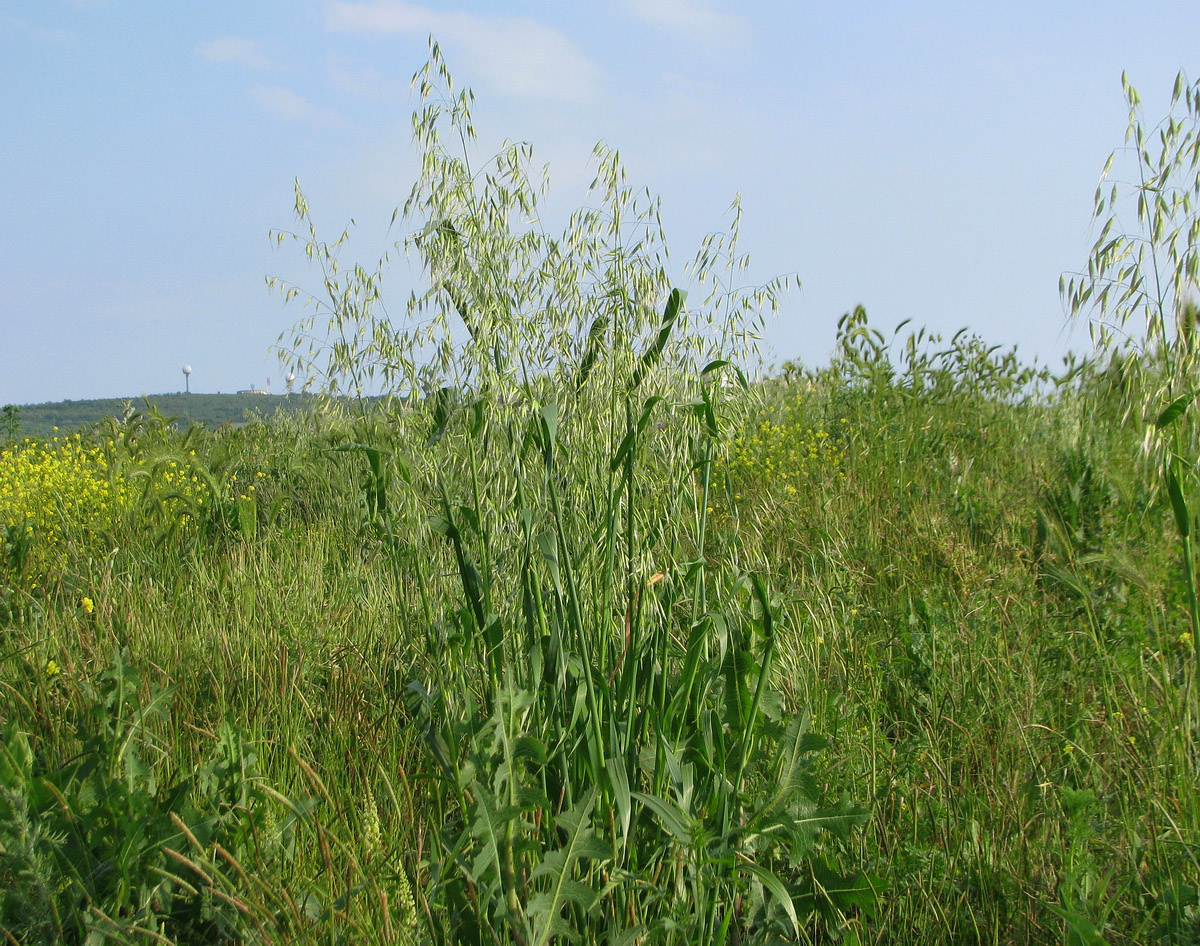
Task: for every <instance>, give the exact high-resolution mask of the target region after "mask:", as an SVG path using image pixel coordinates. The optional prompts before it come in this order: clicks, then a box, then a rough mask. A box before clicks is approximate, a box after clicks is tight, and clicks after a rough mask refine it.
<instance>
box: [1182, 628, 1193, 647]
mask: <svg viewBox="0 0 1200 946" xmlns="http://www.w3.org/2000/svg"><path fill="white" fill-rule="evenodd" d="M1191 642H1192V632H1191V631H1184V632H1183V633H1182V634H1180V635H1179V643H1180V644H1181V645H1183V646H1184V647H1187V645H1188V644H1190V643H1191Z"/></svg>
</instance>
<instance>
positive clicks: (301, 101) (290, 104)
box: [251, 85, 345, 126]
mask: <svg viewBox="0 0 1200 946" xmlns="http://www.w3.org/2000/svg"><path fill="white" fill-rule="evenodd" d="M251 95H253V97H254V101H256V102H257V103H258V104H259V105H261V106H262V107H263V108H264V109H266V110H267V111H268V112H271V113H272V114H273V115H275V116H276V117H277V118H282V119H284V120H286V121H293V122H311V123H312V124H314V125H325V126H328V125H341V124H343V123H344V121H345V120H344V119H343V118H342V117H341V116H340V115H337V114H335V113H333V112H327V111H325V110H324V109H321V108H318V107H317V106H316V105H313V104H312V102H310V101H308V99H306V98H304V97H303V96H301V95H298V94H297V93H295V92H293V91H292V90H291V89H287V88H284V87H283V86H279V85H260V86H257V87H256V88H255V89H254V90H253V92H252V93H251Z"/></svg>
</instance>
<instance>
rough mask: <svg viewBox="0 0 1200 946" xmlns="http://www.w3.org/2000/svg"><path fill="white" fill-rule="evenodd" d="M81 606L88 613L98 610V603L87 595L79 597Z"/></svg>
mask: <svg viewBox="0 0 1200 946" xmlns="http://www.w3.org/2000/svg"><path fill="white" fill-rule="evenodd" d="M79 606H80V607H81V608H83V610H84V611H85V612H86V613H88V614H91V613H92V612H93V611H95V610H96V603H95V602H94V601H92V599H91V598H87V597H84V598H80V599H79Z"/></svg>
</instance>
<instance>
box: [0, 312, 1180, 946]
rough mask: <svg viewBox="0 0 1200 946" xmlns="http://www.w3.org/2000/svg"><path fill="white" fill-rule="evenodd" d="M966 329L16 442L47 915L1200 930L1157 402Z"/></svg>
mask: <svg viewBox="0 0 1200 946" xmlns="http://www.w3.org/2000/svg"><path fill="white" fill-rule="evenodd" d="M844 341H847V339H846V337H845V336H844ZM944 350H946V351H948V352H950V354H949V355H948V356H947V357H946V358H944V359H942V360H941V362H940V363H939V366H938V367H937V368H936V369H933V370H924V371H912V370H911V367H912V366H911V365H909V366H907V367H906V366H905V365H896V366H892V365H891V364H890V362H886V361H883V360H881V359H883V358H885V357H886V356H885V355H884V354H883V353H882V350H878V351H877V352H876V357H875V358H874V359H873V360H872V359H865V358H863V357H862V356H861V352H855V351H853V350H852V349H851V348H850V347H844V348H843V355H844V357H843V358H841V359H839V360H837V361H835V363H834V365H833V366H832V367H831V368H830V369H828V370H826V371H823V372H821V373H818V374H812V375H808V374H803V375H799V376H794V377H792V378H791V379H790V380H784V379H777V380H775V381H769V382H764V383H761V384H758V385H755V386H752V387H751V388H750V389H749V390H748V391H742V390H741V389H740V388H728V387H725V386H721V385H708V386H705V387H703V388H702V389H701V392H700V397H699V398H696V397H694V396H693V395H694V394H695V392H694V391H686V392H685V391H678V392H673V391H672V389H671V386H670V384H669V383H667V382H666V381H663V382H662V384H663V387H662V388H661V390H662V394H661V396H662V397H663V400H662V401H661V402H654V403H653V404H652V406H651V412H650V417H649V422H648V423H645V424H644V425H642V424H640V423H639V422H640V421H641V417H640V415H636V414H633V415H630V416H629V417H628V418H626V417H625V415H624V413H623V412H620V413H619V416H617V417H615V418H613V417H607V418H604V417H602V418H601V419H604V420H608V421H612V423H611V424H609V425H608V426H603V425H598V424H597V419H598V418H597V417H596V416H595V414H589V413H588V406H587V405H586V404H583V403H581V399H579V400H574V401H572V400H571V398H570V397H569V396H567V397H564V399H563V401H561V402H559V403H557V405H556V410H550V409H549V408H548V405H550V404H551V403H553V402H552V401H550V400H549V399H548V400H547V402H546V403H545V404H543V405H541V406H540V407H538V406H537V405H533V404H518V405H513V406H510V407H499V406H495V405H488V404H485V403H481V402H479V401H475V402H473V403H465V404H461V405H459V406H456V407H455V408H454V409H448V408H445V400H446V399H443V402H438V403H434V402H430V403H428V404H424V405H421V406H417V405H415V404H414V405H410V406H407V407H404V408H397V409H395V410H394V411H392V412H390V413H389V412H387V411H383V410H378V411H374V412H372V413H369V414H367V415H364V416H360V417H352V416H340V417H339V416H332V415H322V414H314V415H312V416H309V417H306V418H304V419H303V420H296V421H287V422H282V423H279V424H277V425H275V426H273V427H271V426H266V425H256V426H251V427H248V428H244V429H241V430H235V431H225V432H219V433H213V432H208V431H204V430H195V431H193V432H192V433H190V434H187V435H184V434H179V433H175V432H172V431H171V430H170V429H169V428H165V427H163V426H162V425H161V424H158V425H156V424H155V423H153V422H151V421H148V420H146V419H145V418H140V419H139V418H135V419H133V420H131V421H130V422H128V423H127V424H125V425H124V426H121V427H114V428H109V429H108V430H100V431H97V432H96V433H94V434H92V435H90V436H88V437H86V438H84V440H83V441H82V442H83V443H84V444H87V445H88V447H89V448H90V449H91V451H92V452H89V451H88V450H84V449H81V448H76V447H72V446H70V443H73V442H68V444H67V445H64V444H57V445H56V444H51V445H46V446H40V447H34V446H27V447H25V448H21V449H18V450H16V451H15V452H13V451H11V450H10V452H8V453H6V454H5V455H4V458H3V460H0V516H2V517H7V518H5V521H4V524H5V526H6V528H7V540H6V545H5V559H4V561H3V567H4V573H3V575H4V585H3V587H4V598H3V607H4V618H5V625H4V630H3V652H2V653H3V661H2V663H0V673H2V674H3V688H2V690H0V714H2V718H3V721H4V726H5V729H4V743H3V755H2V756H0V792H2V794H0V876H2V877H3V878H4V883H3V884H2V885H0V886H2V887H3V888H4V891H5V893H4V894H3V900H2V901H0V909H2V910H3V912H2V913H0V916H2V917H3V923H4V926H5V927H6V928H7V929H8V931H9V934H10V935H11V936H12V937H14V938H15V939H16V941H18V942H22V943H34V942H47V943H49V942H60V941H76V942H81V941H83V939H84V938H85V936H86V934H87V932H88V931H90V932H91V933H92V935H93V936H108V937H111V939H112V941H116V942H120V941H130V942H134V941H138V942H140V941H145V940H146V938H147V937H149V935H150V934H149V933H147V932H144V931H147V930H152V931H155V933H156V934H157V935H159V936H162V937H167V938H169V939H173V940H178V941H181V942H207V941H210V940H211V941H221V940H223V939H237V938H239V937H245V938H249V939H251V940H256V939H261V940H263V941H278V942H291V941H313V942H367V941H380V942H419V941H422V940H425V939H429V940H433V941H438V942H492V941H500V942H510V941H511V942H530V941H540V942H544V941H549V940H551V939H554V938H555V937H561V936H565V935H566V931H567V930H573V931H575V932H577V933H578V934H580V935H582V936H583V937H584V938H585V939H587V940H588V941H594V942H615V941H620V934H622V933H623V932H625V931H634V932H630V933H628V936H629V937H630V938H629V940H628V941H631V942H636V941H644V942H675V941H677V942H721V941H725V942H765V941H768V940H770V939H771V938H772V937H773V936H779V937H782V938H783V940H785V941H790V940H792V939H797V940H799V941H830V940H838V941H848V942H854V941H859V942H875V943H899V942H911V943H930V942H956V943H957V942H971V943H975V942H979V943H1023V942H1059V941H1062V942H1079V943H1091V942H1101V941H1104V942H1109V943H1113V944H1116V943H1148V942H1165V943H1187V942H1194V941H1195V940H1196V938H1197V936H1200V918H1198V915H1197V912H1196V878H1197V876H1198V873H1197V861H1196V859H1197V854H1198V849H1200V846H1198V840H1200V834H1198V830H1197V829H1198V826H1200V803H1198V802H1197V795H1196V793H1195V792H1194V791H1193V788H1194V785H1195V780H1196V776H1197V760H1198V758H1200V756H1198V754H1197V742H1196V736H1197V730H1196V690H1195V650H1194V641H1192V640H1191V639H1190V633H1189V628H1190V624H1189V618H1188V613H1187V607H1186V600H1185V589H1184V582H1183V581H1182V577H1181V569H1180V560H1179V554H1180V553H1179V549H1178V545H1179V541H1178V537H1177V535H1176V532H1175V529H1174V525H1173V520H1172V514H1171V509H1170V504H1169V503H1168V502H1167V500H1166V498H1165V497H1163V496H1160V495H1158V492H1157V490H1156V489H1155V483H1154V480H1153V477H1147V475H1146V474H1145V471H1144V469H1143V465H1142V463H1141V446H1140V440H1141V437H1142V430H1141V429H1140V426H1141V425H1140V424H1129V423H1122V422H1121V421H1120V418H1119V413H1118V412H1117V411H1116V410H1114V408H1113V405H1112V403H1111V399H1112V395H1111V390H1110V388H1109V387H1107V386H1106V382H1105V375H1104V374H1103V373H1101V372H1098V371H1085V372H1082V373H1080V374H1079V375H1077V376H1076V378H1075V379H1074V380H1072V381H1071V382H1069V383H1065V384H1063V385H1061V386H1060V387H1058V388H1057V389H1055V387H1054V386H1053V385H1052V384H1046V383H1045V382H1044V380H1043V382H1042V384H1041V388H1042V393H1040V394H1035V393H1034V387H1035V386H1036V379H1034V378H1033V377H1031V375H1030V373H1029V372H1024V373H1023V372H1022V369H1020V368H1019V367H1018V366H1017V365H1016V364H1015V363H1014V362H1011V361H1010V362H1007V363H1005V362H1002V361H999V360H997V358H996V356H994V355H991V356H988V355H985V354H984V349H982V347H981V346H977V345H970V344H961V343H960V344H959V345H958V346H956V347H955V348H946V349H944ZM548 393H551V392H548ZM564 393H565V394H570V392H564ZM656 396H658V395H656ZM697 401H699V403H697ZM710 410H711V416H710V413H709V412H710ZM714 422H715V423H714ZM639 427H640V429H641V433H640V435H638V431H639ZM630 431H632V432H633V433H634V436H633V437H632V438H630V437H629V436H628V435H629V432H630ZM31 456H36V457H38V458H39V459H40V461H41V463H42V465H43V467H45V468H47V470H49V472H47V473H45V475H44V476H43V479H42V481H41V482H44V484H45V485H44V486H42V487H40V488H42V489H43V490H44V491H45V492H46V495H45V496H44V497H42V501H43V502H44V503H45V504H46V505H45V510H46V515H42V514H41V513H40V512H39V511H38V510H39V509H40V508H41V507H39V505H38V502H37V501H35V500H34V499H32V498H31V496H30V495H29V493H28V491H27V493H26V494H25V495H24V496H23V497H16V496H15V494H14V493H13V492H12V491H11V490H12V488H13V475H14V472H13V471H15V470H16V468H17V465H18V464H19V463H20V462H22V461H23V460H26V459H28V458H30V457H31ZM22 476H23V480H22V482H24V483H25V484H26V486H29V485H30V484H31V483H34V482H35V479H36V478H34V477H31V475H30V474H28V473H27V472H26V473H24V474H22ZM5 490H9V491H8V492H5ZM89 490H90V492H89ZM72 493H74V494H78V495H80V496H81V497H82V500H81V504H80V505H79V506H78V507H69V506H67V505H64V499H65V498H66V497H67V496H69V495H71V494H72ZM22 504H23V505H22ZM22 512H23V513H24V514H25V515H26V516H27V517H28V519H27V520H21V521H18V520H17V519H15V518H14V516H15V515H16V514H19V513H22ZM26 521H27V522H28V524H29V527H30V528H32V530H33V531H32V532H31V533H26V532H24V531H23V529H24V523H25V522H26ZM1101 937H1103V939H1101ZM839 938H840V939H839ZM96 941H100V940H99V939H97V940H96Z"/></svg>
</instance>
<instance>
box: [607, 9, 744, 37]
mask: <svg viewBox="0 0 1200 946" xmlns="http://www.w3.org/2000/svg"><path fill="white" fill-rule="evenodd" d="M623 6H624V7H625V9H626V11H627V12H629V13H630V14H632V15H633V16H635V17H637V18H638V19H639V20H644V21H645V22H647V23H649V24H651V25H652V26H657V27H659V28H660V29H663V30H666V31H667V32H668V33H675V34H676V35H679V36H682V37H684V38H686V39H690V40H693V41H697V42H701V43H706V44H709V45H732V44H736V43H743V42H745V41H746V40H747V38H748V36H749V26H748V24H747V23H746V21H745V20H744V19H742V18H741V17H740V16H735V15H734V14H732V13H726V12H725V11H724V10H722V9H721V7H720V5H719V4H717V3H715V2H713V0H624V3H623Z"/></svg>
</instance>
